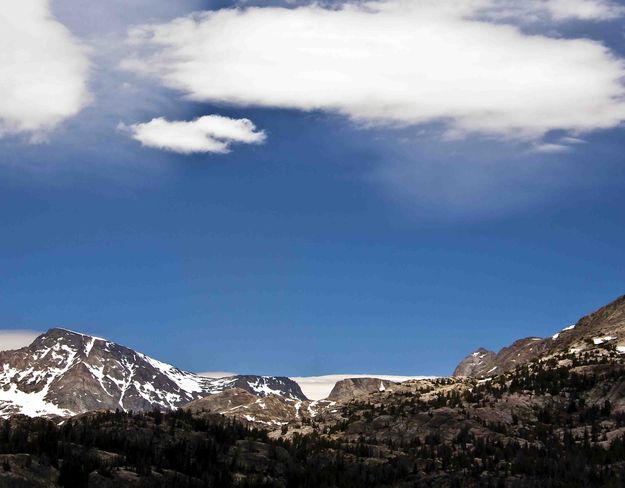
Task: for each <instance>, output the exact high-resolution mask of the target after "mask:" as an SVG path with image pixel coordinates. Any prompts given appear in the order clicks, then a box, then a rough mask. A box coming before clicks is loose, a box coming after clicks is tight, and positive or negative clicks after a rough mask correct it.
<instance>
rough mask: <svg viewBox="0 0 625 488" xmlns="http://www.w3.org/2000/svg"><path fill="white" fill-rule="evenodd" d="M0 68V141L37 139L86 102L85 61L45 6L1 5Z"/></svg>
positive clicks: (34, 0) (30, 2)
mask: <svg viewBox="0 0 625 488" xmlns="http://www.w3.org/2000/svg"><path fill="white" fill-rule="evenodd" d="M0 66H1V67H2V69H0V94H1V96H0V136H1V135H2V134H14V133H24V132H25V133H30V134H32V135H33V136H34V137H35V138H37V137H41V136H42V134H45V133H46V132H47V131H49V130H51V129H53V128H54V127H55V126H57V125H58V124H60V123H61V122H62V121H63V120H65V119H67V118H68V117H72V116H74V115H76V114H77V113H78V112H79V111H80V110H81V109H82V108H83V107H84V106H85V105H86V104H87V103H88V101H89V94H88V90H87V85H86V82H87V76H88V70H89V61H88V58H87V55H86V53H85V50H84V49H83V48H82V47H81V46H80V45H79V44H78V42H77V41H76V39H74V38H73V37H72V35H71V34H70V32H69V31H68V30H67V29H66V28H65V27H64V26H63V25H62V24H61V23H59V22H58V21H57V20H55V18H54V17H53V16H52V14H51V12H50V4H49V1H46V0H19V1H15V2H4V3H3V5H2V9H0Z"/></svg>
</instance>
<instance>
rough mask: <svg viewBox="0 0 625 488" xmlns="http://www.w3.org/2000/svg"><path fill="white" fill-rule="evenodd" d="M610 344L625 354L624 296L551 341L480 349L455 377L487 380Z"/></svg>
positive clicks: (523, 341)
mask: <svg viewBox="0 0 625 488" xmlns="http://www.w3.org/2000/svg"><path fill="white" fill-rule="evenodd" d="M601 344H607V345H610V346H612V347H614V348H615V349H616V350H618V351H619V352H624V353H625V296H622V297H619V298H618V299H616V300H615V301H613V302H612V303H610V304H608V305H606V306H605V307H602V308H600V309H599V310H597V311H596V312H593V313H591V314H590V315H587V316H585V317H582V318H581V319H580V320H579V321H578V322H577V323H576V324H573V325H570V326H568V327H565V328H564V329H562V330H561V331H560V332H558V333H556V334H554V335H553V336H552V337H548V338H544V339H543V338H540V337H527V338H525V339H520V340H518V341H516V342H514V343H513V344H512V345H510V346H508V347H504V348H503V349H502V350H501V351H499V352H498V353H494V352H493V351H488V350H486V349H484V348H480V349H478V350H477V351H475V352H474V353H471V354H470V355H469V356H467V357H466V358H464V359H463V360H462V362H461V363H460V364H459V365H458V366H457V367H456V369H455V370H454V373H453V375H454V376H458V377H463V376H474V377H484V376H493V375H496V374H500V373H504V372H506V371H510V370H511V369H513V368H515V367H516V366H517V365H520V364H525V363H528V362H530V361H532V360H534V359H537V358H541V357H548V356H550V355H553V354H558V353H566V352H572V353H579V352H583V351H587V350H591V349H593V348H595V347H596V346H598V345H601Z"/></svg>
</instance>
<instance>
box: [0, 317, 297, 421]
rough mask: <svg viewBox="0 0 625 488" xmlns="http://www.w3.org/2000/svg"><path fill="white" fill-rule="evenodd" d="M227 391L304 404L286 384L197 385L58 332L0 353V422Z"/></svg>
mask: <svg viewBox="0 0 625 488" xmlns="http://www.w3.org/2000/svg"><path fill="white" fill-rule="evenodd" d="M230 388H241V389H244V390H246V391H248V392H250V393H251V394H253V395H257V396H260V397H265V396H267V395H269V394H275V395H280V396H284V397H286V398H291V399H297V400H305V399H306V397H305V396H304V394H303V393H302V391H301V389H300V387H299V385H298V384H297V383H295V382H294V381H292V380H290V379H289V378H285V377H271V376H269V377H267V376H232V377H228V378H218V379H215V378H205V377H202V376H199V375H197V374H194V373H190V372H187V371H182V370H180V369H178V368H176V367H174V366H172V365H169V364H166V363H162V362H160V361H157V360H155V359H152V358H150V357H148V356H146V355H144V354H141V353H139V352H136V351H133V350H132V349H129V348H127V347H124V346H121V345H119V344H116V343H114V342H110V341H107V340H106V339H102V338H99V337H93V336H88V335H84V334H80V333H77V332H72V331H69V330H66V329H59V328H56V329H50V330H49V331H48V332H46V333H45V334H43V335H41V336H39V337H37V339H35V340H34V342H33V343H32V344H30V345H29V346H27V347H24V348H22V349H18V350H15V351H1V352H0V416H7V415H12V414H17V413H22V414H25V415H29V416H39V415H59V416H67V415H74V414H79V413H83V412H87V411H91V410H101V409H116V408H119V409H122V410H126V411H128V410H134V411H140V410H152V409H153V408H161V409H174V408H177V407H179V406H181V405H184V404H185V403H188V402H190V401H192V400H197V399H198V398H202V397H204V396H206V395H210V394H214V393H219V392H221V391H224V390H226V389H230Z"/></svg>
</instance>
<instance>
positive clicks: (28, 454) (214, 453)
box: [0, 297, 625, 488]
mask: <svg viewBox="0 0 625 488" xmlns="http://www.w3.org/2000/svg"><path fill="white" fill-rule="evenodd" d="M50 337H55V339H54V340H50ZM69 338H71V341H70V340H69ZM58 343H60V344H61V346H58V347H57V348H55V347H54V344H58ZM65 347H67V348H69V349H71V351H65ZM117 348H121V346H116V345H113V344H110V343H107V342H106V341H104V340H101V339H100V340H98V339H94V338H90V337H87V336H80V335H79V334H75V333H70V332H68V331H62V330H53V331H50V332H49V333H48V334H46V335H44V336H42V337H40V338H39V339H37V340H36V341H35V342H34V343H33V344H32V345H31V346H29V347H28V348H24V349H22V350H19V351H14V352H10V353H5V354H4V355H3V356H2V360H3V361H4V362H5V364H10V366H5V368H4V369H5V372H6V373H5V375H6V376H7V378H9V379H8V383H7V384H8V385H9V386H8V388H6V389H5V392H4V393H3V394H4V395H5V397H7V396H9V395H13V397H12V398H13V400H12V402H13V403H12V405H13V408H15V409H16V410H19V408H25V405H27V402H24V404H23V405H22V406H21V407H20V406H19V405H18V401H17V400H16V398H20V399H21V398H22V397H23V395H33V394H34V395H38V396H33V397H32V398H40V399H41V402H42V404H43V405H44V406H45V407H46V408H48V405H53V406H54V408H58V409H64V410H62V412H63V413H66V412H67V411H69V410H70V409H72V408H74V409H76V410H78V409H82V410H85V409H86V408H87V405H88V404H87V399H89V400H88V401H94V402H95V404H96V405H98V406H99V405H100V402H98V401H97V398H98V397H100V396H101V395H102V394H104V395H108V396H109V397H110V398H112V400H107V401H108V404H110V405H111V406H110V407H108V406H107V407H100V408H98V410H105V409H106V408H109V409H113V408H116V411H115V412H110V411H109V412H105V411H98V412H88V413H85V414H82V415H76V416H73V417H70V418H67V417H65V418H63V419H62V422H59V421H58V419H54V418H52V419H43V418H31V417H25V416H20V415H13V416H10V417H9V416H8V415H5V416H7V417H8V418H7V419H5V420H4V421H0V463H1V465H2V466H3V470H2V469H0V486H24V487H37V488H38V487H49V488H57V487H72V488H74V487H84V488H109V487H110V488H115V487H118V486H124V487H131V488H133V487H136V488H140V487H142V488H152V487H177V486H188V487H197V488H209V487H210V488H213V487H220V488H221V487H250V486H271V487H276V488H277V487H310V488H312V487H320V486H325V487H337V488H343V487H344V488H348V487H349V488H351V487H359V488H360V487H370V488H374V487H376V488H377V487H388V488H391V487H393V488H408V487H422V488H426V487H439V488H452V487H475V488H477V487H493V488H494V487H504V488H526V487H527V488H529V487H554V488H555V487H563V488H564V487H566V488H583V487H588V486H592V487H595V486H596V487H606V488H609V487H619V486H625V297H621V298H619V299H617V300H615V301H614V302H612V303H610V304H609V305H607V306H605V307H603V308H601V309H599V310H597V311H596V312H594V313H592V314H590V315H588V316H586V317H583V318H582V319H580V320H579V321H578V322H577V323H576V324H575V325H573V326H567V327H564V328H563V329H562V330H561V331H560V332H558V333H556V334H554V335H553V336H552V337H548V338H536V337H530V338H528V339H523V340H521V341H517V342H515V343H514V344H512V345H511V346H510V347H507V348H504V349H502V351H500V352H499V353H494V352H489V351H487V350H485V349H480V350H478V351H476V353H474V354H471V355H469V357H468V358H467V359H465V360H464V361H463V362H462V363H461V364H460V365H459V367H458V368H457V369H456V375H455V376H450V377H445V378H433V379H422V380H410V381H405V382H402V383H393V382H385V381H382V380H380V379H376V378H358V379H348V380H344V381H341V382H339V383H338V384H337V385H336V387H335V389H334V390H333V392H332V394H331V395H330V396H329V397H328V398H327V399H325V400H320V401H308V400H306V399H305V398H303V395H298V394H297V391H298V390H297V389H295V387H293V389H290V390H289V389H287V386H289V385H290V384H289V383H284V388H285V389H284V390H280V391H278V390H277V389H276V391H269V390H268V389H263V388H261V387H259V386H258V385H257V384H256V383H254V381H256V380H253V379H252V378H246V379H244V380H241V382H240V383H239V385H238V386H237V385H235V383H236V379H227V380H221V382H217V381H216V380H210V379H205V378H200V377H197V376H195V375H193V374H191V373H184V372H181V371H178V370H176V369H175V368H172V367H170V366H164V365H162V363H154V364H152V362H153V360H149V359H147V358H145V357H144V356H141V355H139V354H138V353H134V352H132V351H130V350H124V351H121V350H118V349H117ZM122 349H123V348H122ZM95 351H97V352H95ZM113 351H115V352H114V353H113ZM64 352H67V356H66V355H65V354H64ZM92 355H93V357H94V359H93V360H92ZM48 356H51V358H52V360H51V362H50V365H51V366H50V368H51V371H52V373H46V372H45V371H46V370H45V369H40V370H35V369H33V367H34V366H33V365H34V364H35V362H37V361H41V360H42V359H44V360H45V359H46V358H48ZM57 356H63V357H64V358H65V357H70V358H71V361H69V363H68V362H67V360H66V359H64V360H61V359H58V360H57V359H56V358H57ZM97 357H100V358H101V359H100V360H99V361H98V360H95V358H97ZM104 357H106V361H105V360H104ZM9 358H10V359H11V361H12V362H11V363H8V359H9ZM122 358H125V359H122ZM18 360H19V361H22V362H23V363H18ZM30 361H32V363H30ZM143 361H145V362H146V363H147V365H146V364H144V363H143ZM105 362H106V365H105ZM67 364H70V366H69V367H67ZM149 366H151V367H152V369H150V368H149ZM39 367H41V364H39ZM100 367H102V368H103V369H102V373H99V372H98V371H100V369H99V368H100ZM78 368H81V369H78ZM94 368H98V369H96V371H95V372H92V371H91V369H94ZM118 369H119V370H124V371H126V370H129V371H133V372H134V374H130V373H122V372H118ZM75 370H77V371H76V372H74V373H71V372H72V371H75ZM137 371H142V372H144V373H142V374H141V376H138V375H137V373H136V372H137ZM159 372H160V373H159ZM72 375H75V376H72ZM146 375H147V376H146ZM149 375H154V377H153V378H151V379H152V380H154V381H153V382H150V381H149V379H150V376H149ZM82 376H85V377H86V378H87V379H86V380H85V384H86V386H85V387H84V388H85V389H84V390H81V388H83V387H82V385H81V383H82V378H81V377H82ZM109 377H111V378H115V379H110V380H107V379H105V378H109ZM146 377H147V378H148V379H146V383H143V382H142V381H143V379H144V378H146ZM33 378H34V380H33ZM124 378H125V379H126V381H124V380H123V379H124ZM135 381H136V382H137V383H138V384H135ZM156 381H158V382H156ZM187 381H188V382H189V383H191V381H192V382H193V383H191V384H193V385H197V387H196V386H193V387H186V385H187V383H186V382H187ZM276 381H278V380H276ZM147 384H153V385H154V387H153V389H154V392H152V390H150V387H148V386H145V385H147ZM36 385H38V386H36ZM64 385H67V386H64ZM69 385H71V386H69ZM98 385H99V386H98ZM183 385H184V386H185V387H184V388H183ZM290 386H293V385H290ZM18 387H19V390H18ZM115 388H116V389H115ZM267 388H269V386H268V387H267ZM103 389H106V390H107V391H106V392H104V393H102V391H101V390H103ZM272 389H273V387H272ZM72 390H73V392H76V394H75V395H74V394H72ZM16 391H19V393H17V394H16V393H15V392H16ZM148 391H149V392H150V393H151V394H148V393H147V392H148ZM43 392H45V395H44V394H43ZM107 392H108V393H107ZM103 398H105V399H106V397H103ZM127 399H128V401H129V402H130V401H135V400H136V401H137V402H138V405H143V406H144V408H143V409H144V410H146V409H147V407H148V406H151V405H159V406H163V405H165V406H167V407H168V409H167V410H168V412H165V413H162V412H160V411H157V410H152V409H148V410H149V411H147V412H143V413H132V412H128V410H130V405H131V403H128V404H127V403H126V401H127ZM186 399H189V400H190V401H188V402H187V403H185V400H186ZM79 402H83V403H79ZM102 402H104V400H102ZM120 402H121V405H123V407H124V408H123V409H122V408H119V407H120ZM142 402H145V403H142ZM159 402H160V403H159ZM10 406H11V403H10V402H9V404H8V405H7V407H6V408H7V410H6V411H7V412H8V411H9V409H10ZM174 406H178V407H180V408H176V409H174V410H171V409H170V408H171V407H174ZM49 408H52V407H49ZM124 410H126V412H125V411H124ZM4 481H6V483H8V484H5V485H2V483H3V482H4ZM18 482H19V483H21V484H18Z"/></svg>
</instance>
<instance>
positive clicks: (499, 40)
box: [123, 0, 625, 138]
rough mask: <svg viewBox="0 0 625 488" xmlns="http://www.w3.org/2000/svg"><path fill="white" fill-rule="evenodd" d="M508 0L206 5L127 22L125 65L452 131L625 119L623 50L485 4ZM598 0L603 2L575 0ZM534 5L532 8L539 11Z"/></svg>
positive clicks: (175, 84) (222, 96)
mask: <svg viewBox="0 0 625 488" xmlns="http://www.w3.org/2000/svg"><path fill="white" fill-rule="evenodd" d="M506 3H508V4H509V3H510V2H503V3H502V2H501V1H497V0H448V1H445V2H441V1H440V0H421V1H418V2H417V1H413V0H386V1H379V2H364V3H348V4H344V5H342V6H340V7H338V8H333V9H329V8H324V7H323V6H321V5H319V4H313V5H308V6H300V7H296V8H277V7H253V8H247V9H222V10H218V11H210V12H203V13H200V14H196V15H192V16H188V17H183V18H179V19H177V20H174V21H172V22H170V23H165V24H156V25H143V26H139V27H136V28H134V29H132V30H131V32H130V34H129V41H130V42H131V43H132V44H133V45H134V46H135V48H136V49H137V50H138V51H139V52H141V55H138V56H135V57H134V58H131V59H127V60H125V61H124V63H123V66H124V67H125V68H126V69H130V70H134V71H136V72H141V73H145V74H151V75H154V76H156V77H158V78H159V79H160V80H161V81H162V83H164V84H165V85H166V86H168V87H171V88H174V89H178V90H180V91H182V92H183V93H185V94H186V96H187V97H188V98H190V99H193V100H198V101H209V102H220V103H224V102H225V103H230V104H234V105H243V106H261V107H283V108H294V109H301V110H324V111H331V112H338V113H342V114H345V115H347V116H349V117H351V118H352V119H354V120H357V121H361V122H366V123H390V124H399V125H414V124H421V123H427V122H440V121H443V122H445V123H446V125H447V127H448V129H449V130H450V132H452V133H455V134H457V133H460V134H466V133H482V134H488V135H500V136H505V137H514V138H539V137H541V136H542V135H543V134H545V133H546V132H548V131H550V130H553V129H563V130H571V131H574V132H576V133H582V132H585V131H591V130H595V129H601V128H609V127H614V126H617V125H618V124H620V123H621V122H622V121H623V120H625V87H624V85H623V83H622V78H623V76H625V65H624V62H623V60H621V59H617V58H616V57H615V55H614V54H613V53H611V52H610V51H609V50H608V49H607V48H606V47H605V46H603V45H602V44H601V43H599V42H596V41H592V40H588V39H564V38H552V37H548V36H546V35H530V34H527V33H524V32H522V31H521V30H520V29H519V28H518V27H515V26H514V25H510V24H498V23H496V22H494V21H492V20H486V19H484V18H482V19H478V18H477V17H478V16H480V14H481V13H483V12H485V11H487V10H488V9H489V8H501V7H502V5H504V6H505V4H506ZM589 3H592V4H599V3H601V4H605V2H597V1H590V0H586V1H581V0H576V2H575V4H576V5H579V4H584V5H586V4H589ZM543 4H544V5H545V6H548V8H549V9H550V11H552V13H553V15H554V16H555V15H556V13H557V15H558V16H560V17H562V16H565V14H566V15H572V13H571V10H572V7H571V6H572V5H573V0H550V1H549V2H546V3H545V2H541V5H543ZM522 5H524V4H522ZM528 5H529V6H528V7H527V13H528V14H529V13H532V12H535V11H536V6H535V4H534V6H532V2H529V3H528ZM567 5H568V7H570V8H569V9H568V10H567V8H566V7H567ZM606 5H607V4H606ZM518 8H521V7H517V10H518ZM566 12H568V14H567V13H566ZM576 15H578V16H582V17H583V16H585V17H588V16H589V15H590V14H589V13H588V12H587V11H586V10H584V11H582V10H580V11H578V12H577V14H576ZM551 29H552V27H551V26H547V27H546V28H545V30H551ZM145 49H148V50H152V52H151V53H150V54H146V52H145Z"/></svg>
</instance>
